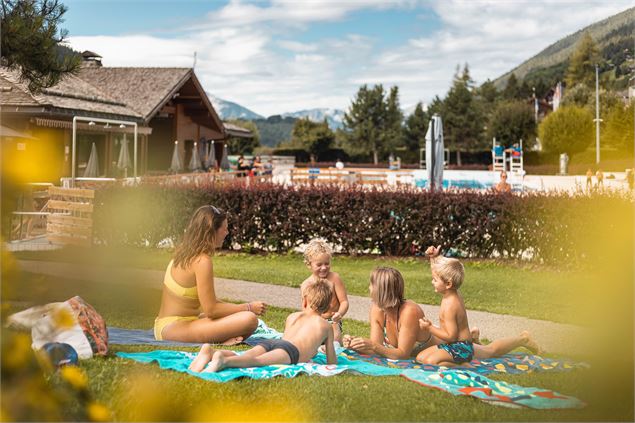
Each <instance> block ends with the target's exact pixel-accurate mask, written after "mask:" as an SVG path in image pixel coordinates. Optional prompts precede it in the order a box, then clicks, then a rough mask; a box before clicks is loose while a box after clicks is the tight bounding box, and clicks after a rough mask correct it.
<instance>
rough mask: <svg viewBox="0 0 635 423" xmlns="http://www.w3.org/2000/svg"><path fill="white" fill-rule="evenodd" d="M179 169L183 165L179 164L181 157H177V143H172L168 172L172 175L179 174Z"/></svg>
mask: <svg viewBox="0 0 635 423" xmlns="http://www.w3.org/2000/svg"><path fill="white" fill-rule="evenodd" d="M181 169H183V165H182V164H181V156H180V155H179V142H178V141H174V151H173V152H172V162H171V163H170V168H169V169H168V170H169V171H171V172H174V173H179V172H180V171H181Z"/></svg>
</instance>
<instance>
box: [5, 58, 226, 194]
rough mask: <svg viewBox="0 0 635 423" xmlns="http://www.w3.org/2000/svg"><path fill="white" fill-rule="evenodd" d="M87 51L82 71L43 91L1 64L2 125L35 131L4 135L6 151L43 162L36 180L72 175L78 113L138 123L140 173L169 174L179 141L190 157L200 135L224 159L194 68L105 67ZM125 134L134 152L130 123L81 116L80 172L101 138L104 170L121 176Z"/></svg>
mask: <svg viewBox="0 0 635 423" xmlns="http://www.w3.org/2000/svg"><path fill="white" fill-rule="evenodd" d="M83 58H84V62H83V65H82V67H81V69H80V71H79V73H78V74H77V75H68V76H66V77H64V78H63V80H62V81H61V82H60V83H58V84H57V85H55V86H54V87H51V88H48V89H44V90H43V91H42V92H41V93H39V94H34V93H31V92H30V91H29V90H28V87H27V86H26V84H25V83H23V82H21V81H20V80H19V76H18V74H17V73H16V72H13V71H10V70H8V69H6V68H1V67H0V95H1V97H0V106H1V113H2V124H3V125H4V126H7V127H9V128H11V129H14V130H17V131H21V132H23V133H26V134H27V135H29V136H31V137H33V138H34V139H30V140H27V141H25V140H24V139H22V140H20V141H19V143H18V141H17V140H16V141H14V142H12V140H11V139H10V138H9V139H7V138H3V145H2V150H3V151H2V152H3V156H4V157H12V156H15V155H18V156H20V155H22V156H25V157H28V160H29V161H31V162H33V161H35V162H36V163H41V164H42V169H41V170H42V171H40V172H35V174H34V175H33V180H41V181H51V182H59V178H60V177H62V176H70V175H71V161H72V160H71V145H72V121H73V117H74V116H80V117H85V118H91V117H92V118H102V119H112V120H121V121H126V122H135V123H137V125H138V173H139V174H140V175H143V174H148V173H165V172H166V171H167V169H168V168H169V166H170V159H171V157H172V152H173V149H174V141H175V140H178V141H180V142H179V146H180V148H181V157H183V158H184V163H186V164H187V163H188V161H189V158H190V156H191V154H192V149H193V146H194V143H195V142H199V144H201V143H203V144H205V143H209V142H210V141H211V140H215V141H216V142H215V143H213V144H212V145H214V146H215V148H216V151H215V152H216V158H217V160H220V158H221V157H222V149H223V141H224V140H225V139H226V138H227V132H226V130H225V127H224V125H223V122H222V121H221V120H220V118H219V117H218V115H217V113H216V111H215V110H214V108H213V106H212V103H211V101H210V100H209V98H208V97H207V95H206V94H205V91H204V90H203V88H202V86H201V84H200V82H199V81H198V78H197V77H196V75H195V74H194V71H193V69H191V68H145V67H120V68H116V67H114V68H110V67H103V66H101V61H100V57H99V56H98V55H96V54H95V53H92V52H88V51H87V52H84V53H83ZM90 123H92V124H90ZM124 133H125V136H126V137H127V140H128V145H129V146H130V147H129V148H130V153H132V129H131V127H130V126H128V127H126V128H120V127H119V126H118V125H104V124H103V123H97V124H95V123H94V122H81V123H78V131H77V134H78V135H77V169H76V174H77V175H79V176H81V174H82V167H85V166H86V162H87V161H88V156H89V153H90V149H91V147H92V144H93V143H94V144H95V145H96V147H97V151H98V157H99V167H100V173H101V174H102V176H108V177H112V176H120V175H119V173H120V170H119V169H118V168H117V167H116V162H117V157H118V155H119V148H120V147H119V146H120V145H121V143H120V141H121V140H122V138H123V136H124ZM18 144H19V145H18ZM200 147H201V146H200V145H199V148H200ZM3 161H4V159H3ZM36 168H37V166H36ZM129 174H130V173H129Z"/></svg>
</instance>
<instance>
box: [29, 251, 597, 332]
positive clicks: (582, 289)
mask: <svg viewBox="0 0 635 423" xmlns="http://www.w3.org/2000/svg"><path fill="white" fill-rule="evenodd" d="M16 257H17V258H19V259H26V260H50V261H71V262H72V261H75V262H79V263H84V264H94V265H103V266H108V267H111V266H120V267H134V268H141V269H154V270H164V269H165V267H166V266H167V263H168V261H169V260H170V252H168V251H165V250H152V249H132V248H128V249H116V250H113V249H107V248H97V247H95V248H93V249H92V250H86V249H73V248H67V249H63V250H57V251H42V252H21V253H17V254H16ZM376 266H393V267H396V268H397V269H399V270H400V271H401V273H402V274H403V276H404V279H405V281H406V297H407V298H409V299H412V300H415V301H417V302H420V303H424V304H439V303H440V297H439V296H438V295H437V294H435V293H434V290H433V289H432V287H431V284H430V280H431V275H430V267H429V265H428V264H427V263H426V262H425V261H424V260H423V259H421V258H386V257H368V256H365V257H347V256H335V257H334V259H333V263H332V269H333V270H334V271H336V272H339V273H340V275H341V276H342V278H343V280H344V283H345V285H346V288H347V290H348V292H349V293H350V294H353V295H360V296H367V295H368V278H369V274H370V271H371V270H372V269H373V268H374V267H376ZM214 268H215V275H216V276H218V277H223V278H230V279H242V280H247V281H255V282H262V283H269V284H275V285H285V286H292V287H299V286H300V283H301V282H302V281H303V280H304V279H305V278H306V277H307V276H308V271H307V269H306V267H305V266H304V264H303V262H302V257H301V255H299V254H288V255H279V254H269V255H250V254H241V253H220V254H218V255H217V256H216V257H215V258H214ZM465 269H466V281H465V283H464V284H463V286H462V287H461V291H462V293H463V297H464V299H465V304H466V307H467V308H468V309H469V310H481V311H489V312H492V313H499V314H513V315H517V316H524V317H529V318H535V319H543V320H550V321H555V322H566V323H583V322H582V321H581V319H584V318H585V317H586V315H585V314H580V313H579V309H580V308H581V307H582V308H584V307H586V306H588V305H589V304H587V303H588V301H589V299H590V298H592V295H590V289H591V288H592V286H593V282H594V281H595V280H596V279H597V278H596V277H594V275H593V274H591V273H589V272H585V271H580V270H577V271H576V270H559V269H553V268H549V267H545V266H542V267H540V266H535V265H533V266H532V265H528V264H523V263H517V262H494V261H477V260H467V261H465ZM585 301H586V302H585ZM155 304H158V302H155Z"/></svg>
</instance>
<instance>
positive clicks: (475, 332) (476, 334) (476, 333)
mask: <svg viewBox="0 0 635 423" xmlns="http://www.w3.org/2000/svg"><path fill="white" fill-rule="evenodd" d="M470 335H472V343H473V344H480V343H481V330H480V329H479V328H477V327H476V326H474V327H473V328H472V330H470Z"/></svg>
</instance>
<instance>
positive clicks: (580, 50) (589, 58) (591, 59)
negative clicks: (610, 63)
mask: <svg viewBox="0 0 635 423" xmlns="http://www.w3.org/2000/svg"><path fill="white" fill-rule="evenodd" d="M600 60H601V57H600V54H599V52H598V47H597V45H596V44H595V41H593V38H592V37H591V35H590V34H589V33H588V32H585V33H584V35H583V36H582V38H581V39H580V41H579V42H578V45H577V48H576V50H575V51H574V52H573V54H572V55H571V59H570V61H569V68H568V69H567V76H566V79H565V81H566V83H567V86H568V87H573V86H574V85H576V84H584V85H586V86H587V87H589V88H593V89H594V88H595V65H596V64H599V63H600Z"/></svg>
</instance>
